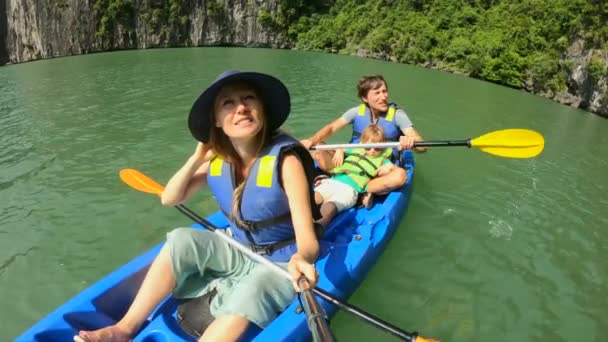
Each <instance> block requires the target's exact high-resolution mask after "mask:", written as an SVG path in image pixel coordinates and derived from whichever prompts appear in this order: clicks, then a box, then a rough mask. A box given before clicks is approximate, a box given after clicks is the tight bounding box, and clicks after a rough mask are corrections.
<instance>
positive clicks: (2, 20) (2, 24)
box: [0, 0, 8, 65]
mask: <svg viewBox="0 0 608 342" xmlns="http://www.w3.org/2000/svg"><path fill="white" fill-rule="evenodd" d="M6 13H7V12H6V2H5V1H3V0H0V65H3V64H6V62H8V51H6V26H7V23H6Z"/></svg>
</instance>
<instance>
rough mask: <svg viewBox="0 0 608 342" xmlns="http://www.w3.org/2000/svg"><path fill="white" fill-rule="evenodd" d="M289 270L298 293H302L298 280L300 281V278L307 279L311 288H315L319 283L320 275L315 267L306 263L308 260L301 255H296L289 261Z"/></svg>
mask: <svg viewBox="0 0 608 342" xmlns="http://www.w3.org/2000/svg"><path fill="white" fill-rule="evenodd" d="M287 270H288V271H289V273H290V274H291V278H292V282H293V288H294V289H296V291H298V292H300V288H299V286H298V279H300V277H302V276H304V277H306V279H307V280H308V283H309V284H310V287H315V285H316V284H317V281H318V280H319V273H318V272H317V269H316V268H315V265H314V264H311V263H309V262H308V261H306V259H305V258H304V257H303V256H302V255H301V254H299V253H296V254H294V255H293V256H292V257H291V259H289V263H288V264H287Z"/></svg>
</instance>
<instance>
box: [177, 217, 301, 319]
mask: <svg viewBox="0 0 608 342" xmlns="http://www.w3.org/2000/svg"><path fill="white" fill-rule="evenodd" d="M167 245H168V247H169V252H170V253H171V265H172V268H173V273H174V274H175V279H176V281H177V286H176V288H175V290H174V291H173V295H174V296H175V297H176V298H178V299H188V298H196V297H199V296H202V295H204V294H205V293H207V292H209V291H210V290H212V289H213V288H215V289H216V290H217V295H216V296H215V297H214V298H213V300H212V301H211V304H210V311H211V314H212V315H213V316H214V317H215V318H219V317H221V316H224V315H236V316H241V317H245V318H246V319H247V320H249V321H250V322H253V323H255V324H256V325H258V326H259V327H261V328H265V327H266V326H267V325H268V324H270V322H272V320H273V319H274V318H275V317H276V316H277V315H278V314H279V313H280V312H281V311H283V310H284V309H285V308H286V307H287V305H289V304H290V303H291V302H292V301H293V299H294V298H295V295H296V292H295V290H294V288H293V286H292V284H291V281H289V280H287V279H285V278H284V277H283V276H281V275H277V274H276V273H275V272H273V271H272V270H270V269H269V268H268V267H267V266H264V265H261V264H258V263H256V262H254V261H252V260H251V259H249V258H248V257H247V256H245V255H244V254H243V253H241V252H240V251H239V250H237V249H236V248H233V247H232V246H230V245H229V244H228V243H227V242H226V241H224V240H222V238H221V237H219V236H217V235H216V234H215V233H212V232H210V231H205V230H199V229H194V228H177V229H175V230H173V231H171V232H169V233H168V234H167ZM278 264H279V265H280V266H282V267H284V268H286V267H287V263H278Z"/></svg>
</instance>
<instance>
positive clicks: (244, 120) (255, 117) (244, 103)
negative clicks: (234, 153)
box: [213, 83, 264, 139]
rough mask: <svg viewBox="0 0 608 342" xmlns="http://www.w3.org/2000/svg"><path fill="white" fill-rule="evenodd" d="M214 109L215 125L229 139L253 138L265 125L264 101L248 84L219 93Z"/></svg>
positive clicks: (227, 88)
mask: <svg viewBox="0 0 608 342" xmlns="http://www.w3.org/2000/svg"><path fill="white" fill-rule="evenodd" d="M213 108H214V113H215V125H216V126H217V127H220V128H221V129H222V130H223V131H224V133H225V134H226V135H227V136H228V137H229V138H233V139H239V138H253V137H255V136H256V135H257V134H258V133H259V132H260V131H261V130H262V127H263V125H264V106H263V104H262V100H261V99H260V98H259V96H258V95H257V93H256V92H255V90H254V89H253V88H252V87H251V86H249V85H247V84H244V83H236V84H229V85H226V86H224V87H223V88H222V89H221V90H220V91H219V92H218V95H217V96H216V98H215V103H214V106H213Z"/></svg>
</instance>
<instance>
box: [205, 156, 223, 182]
mask: <svg viewBox="0 0 608 342" xmlns="http://www.w3.org/2000/svg"><path fill="white" fill-rule="evenodd" d="M223 163H224V159H222V158H221V157H215V158H213V160H212V161H211V164H209V175H210V176H212V177H219V176H221V175H222V164H223Z"/></svg>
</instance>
